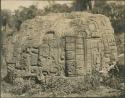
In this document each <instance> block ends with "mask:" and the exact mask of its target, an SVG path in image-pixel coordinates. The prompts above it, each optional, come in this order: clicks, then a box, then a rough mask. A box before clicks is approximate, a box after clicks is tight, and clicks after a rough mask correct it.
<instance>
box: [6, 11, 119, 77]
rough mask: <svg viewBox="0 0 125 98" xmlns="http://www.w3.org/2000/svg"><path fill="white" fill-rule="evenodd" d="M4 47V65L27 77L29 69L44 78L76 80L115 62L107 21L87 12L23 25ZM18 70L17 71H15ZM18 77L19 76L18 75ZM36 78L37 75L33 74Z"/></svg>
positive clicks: (58, 16) (40, 18)
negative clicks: (11, 65)
mask: <svg viewBox="0 0 125 98" xmlns="http://www.w3.org/2000/svg"><path fill="white" fill-rule="evenodd" d="M11 40H12V41H11V42H10V43H8V44H7V47H6V49H7V52H6V60H7V61H6V62H7V64H9V63H16V65H15V66H19V67H21V68H22V66H24V69H20V70H23V71H24V72H26V73H29V74H28V75H29V76H30V75H31V74H30V73H31V72H30V69H32V67H33V66H37V67H38V68H39V67H40V68H41V70H42V72H43V74H44V75H62V74H63V76H65V75H66V76H72V75H73V76H78V75H80V76H81V75H83V76H84V75H86V74H87V73H91V72H92V70H93V67H92V66H96V69H98V70H100V69H103V68H104V67H105V66H106V65H107V64H109V63H111V62H116V60H117V48H116V44H115V38H114V31H113V28H112V27H111V23H110V21H109V19H108V18H107V17H106V16H104V15H100V14H91V13H87V12H82V13H81V12H72V13H56V14H48V15H46V16H37V17H35V18H34V19H30V20H27V21H25V22H24V23H23V24H22V26H21V30H20V31H19V32H17V33H16V34H14V35H13V36H12V38H11ZM15 70H19V69H15ZM18 74H20V73H18ZM33 74H35V75H36V76H38V73H37V72H34V73H33Z"/></svg>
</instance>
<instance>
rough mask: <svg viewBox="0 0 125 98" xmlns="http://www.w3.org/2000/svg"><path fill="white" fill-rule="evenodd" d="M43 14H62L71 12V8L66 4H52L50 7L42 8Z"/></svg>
mask: <svg viewBox="0 0 125 98" xmlns="http://www.w3.org/2000/svg"><path fill="white" fill-rule="evenodd" d="M44 12H45V13H44V14H48V13H59V12H60V13H63V12H71V8H70V7H69V6H67V5H66V4H62V5H61V4H53V5H51V6H47V7H45V8H44Z"/></svg>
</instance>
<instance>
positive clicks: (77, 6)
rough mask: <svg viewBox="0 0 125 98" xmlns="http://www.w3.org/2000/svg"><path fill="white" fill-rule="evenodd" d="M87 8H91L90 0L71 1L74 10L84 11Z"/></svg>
mask: <svg viewBox="0 0 125 98" xmlns="http://www.w3.org/2000/svg"><path fill="white" fill-rule="evenodd" d="M88 7H89V9H90V10H91V9H92V3H91V0H75V2H74V3H73V8H74V10H75V11H84V10H87V9H88Z"/></svg>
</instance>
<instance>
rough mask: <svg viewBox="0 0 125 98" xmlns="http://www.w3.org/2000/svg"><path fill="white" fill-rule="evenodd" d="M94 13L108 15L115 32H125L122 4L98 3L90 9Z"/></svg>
mask: <svg viewBox="0 0 125 98" xmlns="http://www.w3.org/2000/svg"><path fill="white" fill-rule="evenodd" d="M92 12H93V13H96V14H103V15H106V16H108V17H109V19H110V21H111V23H112V26H113V28H114V30H115V33H116V32H125V28H124V27H125V7H124V5H116V4H114V3H111V4H107V3H104V4H100V5H99V4H98V5H96V6H95V8H94V9H93V11H92Z"/></svg>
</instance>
